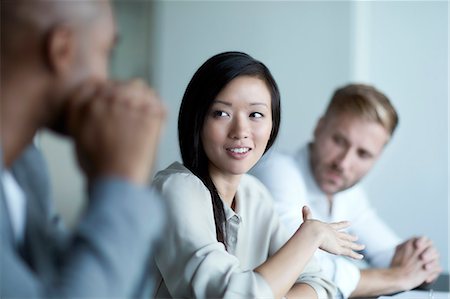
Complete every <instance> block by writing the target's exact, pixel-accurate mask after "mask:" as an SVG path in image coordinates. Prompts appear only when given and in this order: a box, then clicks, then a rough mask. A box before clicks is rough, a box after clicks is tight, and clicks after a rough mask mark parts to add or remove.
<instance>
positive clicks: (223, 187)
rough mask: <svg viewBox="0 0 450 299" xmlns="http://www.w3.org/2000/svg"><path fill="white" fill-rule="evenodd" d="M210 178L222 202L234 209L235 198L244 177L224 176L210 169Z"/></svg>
mask: <svg viewBox="0 0 450 299" xmlns="http://www.w3.org/2000/svg"><path fill="white" fill-rule="evenodd" d="M210 176H211V180H212V181H213V183H214V186H216V189H217V192H218V193H219V196H220V198H221V199H222V201H223V202H224V203H225V204H226V205H227V206H228V207H230V208H232V209H234V197H235V195H236V192H237V188H238V186H239V183H240V181H241V177H242V175H224V174H222V173H219V172H217V171H214V170H212V169H210Z"/></svg>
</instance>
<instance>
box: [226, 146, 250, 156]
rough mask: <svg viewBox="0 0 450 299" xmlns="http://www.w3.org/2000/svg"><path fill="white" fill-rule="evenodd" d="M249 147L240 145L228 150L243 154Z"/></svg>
mask: <svg viewBox="0 0 450 299" xmlns="http://www.w3.org/2000/svg"><path fill="white" fill-rule="evenodd" d="M249 150H250V149H249V148H248V147H240V148H230V151H231V152H233V153H238V154H243V153H246V152H248V151H249Z"/></svg>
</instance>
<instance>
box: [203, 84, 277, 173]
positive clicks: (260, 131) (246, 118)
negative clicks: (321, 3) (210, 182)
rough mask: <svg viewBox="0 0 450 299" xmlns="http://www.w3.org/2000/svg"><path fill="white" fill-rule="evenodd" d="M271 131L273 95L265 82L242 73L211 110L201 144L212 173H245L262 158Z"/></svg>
mask: <svg viewBox="0 0 450 299" xmlns="http://www.w3.org/2000/svg"><path fill="white" fill-rule="evenodd" d="M271 131H272V108H271V96H270V92H269V89H268V88H267V86H266V83H265V82H264V81H263V80H261V79H259V78H256V77H250V76H240V77H237V78H235V79H233V80H232V81H230V83H228V84H227V85H226V86H225V87H224V88H223V89H222V90H221V91H220V93H219V94H218V95H217V97H216V98H215V100H214V102H213V104H212V106H211V108H210V110H209V111H208V113H207V115H206V117H205V122H204V125H203V130H202V132H201V138H202V144H203V148H204V150H205V153H206V155H207V157H208V159H209V170H210V173H213V172H214V173H220V174H221V175H242V174H244V173H246V172H247V171H249V170H250V168H252V167H253V166H254V165H255V164H256V162H257V161H258V160H259V159H260V158H261V156H262V155H263V153H264V150H265V149H266V145H267V142H268V141H269V137H270V132H271Z"/></svg>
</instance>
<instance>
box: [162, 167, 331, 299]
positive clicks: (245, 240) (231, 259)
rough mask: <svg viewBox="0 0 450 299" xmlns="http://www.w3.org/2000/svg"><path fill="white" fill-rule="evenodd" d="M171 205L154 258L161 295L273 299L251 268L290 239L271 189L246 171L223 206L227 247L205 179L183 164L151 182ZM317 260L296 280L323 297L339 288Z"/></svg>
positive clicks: (265, 283) (267, 287)
mask: <svg viewBox="0 0 450 299" xmlns="http://www.w3.org/2000/svg"><path fill="white" fill-rule="evenodd" d="M153 185H154V186H155V187H156V189H158V190H159V191H160V192H161V193H162V195H163V198H165V200H166V202H167V204H168V210H169V219H168V223H169V226H168V229H167V230H166V231H165V233H164V237H163V240H162V243H163V244H162V246H161V247H162V248H161V250H160V252H159V253H157V255H156V258H155V261H156V264H157V266H158V269H159V271H160V275H161V276H160V277H161V279H160V283H159V286H158V290H157V293H156V297H158V298H164V297H165V298H167V297H184V298H186V297H190V298H192V297H195V298H273V293H272V290H271V288H270V286H269V284H268V283H267V282H266V281H265V279H264V278H263V277H262V276H261V275H260V274H258V273H257V272H255V271H253V270H254V269H255V268H256V267H258V266H259V265H261V264H262V263H263V262H264V261H266V260H267V258H268V257H270V256H271V255H273V254H274V253H275V252H276V251H278V250H279V249H280V248H281V247H282V246H283V245H284V244H285V242H286V241H287V240H288V239H289V237H288V234H287V232H286V231H285V230H284V228H283V227H282V226H281V225H280V222H279V219H278V216H277V215H276V213H275V211H274V209H273V206H272V199H271V198H270V194H269V193H268V191H267V189H266V188H265V187H264V186H263V185H262V184H261V183H260V182H259V181H258V180H256V179H255V178H253V177H251V176H249V175H243V176H242V179H241V182H240V185H239V187H238V190H237V193H236V196H235V202H236V209H235V211H233V210H232V209H231V208H230V207H228V206H227V205H224V208H225V216H226V242H227V250H225V247H224V245H223V244H222V243H219V242H218V241H217V239H216V228H215V224H214V216H213V207H212V202H211V195H210V193H209V191H208V189H207V188H206V187H205V185H204V184H203V182H202V181H201V180H200V179H199V178H198V177H197V176H195V175H194V174H192V173H191V172H190V171H189V170H188V169H187V168H186V167H184V166H183V165H181V164H180V163H174V164H172V165H171V166H169V167H168V168H167V169H165V170H163V171H160V172H159V173H158V174H157V175H156V177H155V180H154V182H153ZM321 274H322V272H321V270H320V267H319V265H318V263H317V261H316V260H315V259H312V260H311V261H310V263H309V264H308V265H307V266H306V267H305V269H304V271H303V273H302V274H301V275H300V277H299V278H298V280H297V281H298V282H303V283H306V284H309V285H310V286H311V287H313V288H314V290H315V291H316V292H317V294H318V296H319V298H330V297H332V296H334V295H335V294H336V291H337V289H336V288H335V286H334V285H333V284H332V283H330V282H329V281H328V280H326V279H324V278H323V277H322V276H321Z"/></svg>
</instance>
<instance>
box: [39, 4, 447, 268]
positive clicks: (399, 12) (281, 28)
mask: <svg viewBox="0 0 450 299" xmlns="http://www.w3.org/2000/svg"><path fill="white" fill-rule="evenodd" d="M114 6H115V8H116V15H117V22H118V26H119V35H120V41H119V44H118V47H117V48H116V50H115V53H114V55H113V59H112V73H113V77H115V78H121V79H126V78H130V77H144V78H145V79H146V80H148V82H149V83H150V84H151V85H152V86H153V87H154V88H155V89H156V90H157V91H158V93H159V94H160V96H161V97H162V99H163V101H164V102H165V103H166V105H167V107H168V110H169V117H168V120H167V124H166V127H165V131H164V135H163V137H162V140H161V145H160V151H159V156H158V161H157V169H155V170H159V169H163V168H165V167H166V166H168V165H169V164H170V163H171V162H173V161H174V160H180V154H179V150H178V139H177V114H178V109H179V105H180V102H181V98H182V96H183V93H184V90H185V88H186V86H187V84H188V82H189V80H190V79H191V77H192V75H193V74H194V72H195V70H196V69H197V68H198V67H199V66H200V65H201V64H202V63H203V62H204V61H205V60H206V59H208V58H209V57H211V56H212V55H214V54H217V53H219V52H223V51H229V50H237V51H243V52H247V53H248V54H250V55H252V56H253V57H255V58H257V59H259V60H261V61H262V62H264V63H265V64H266V65H267V66H268V67H269V69H270V70H271V71H272V73H273V75H274V77H275V79H276V80H277V82H278V84H279V87H280V90H281V96H282V125H281V132H280V135H279V138H278V141H277V144H276V147H277V148H278V149H279V150H282V151H285V152H293V151H295V150H296V149H297V148H298V147H299V146H301V145H302V144H304V143H305V142H307V141H309V140H310V138H311V136H312V131H313V128H314V126H315V124H316V121H317V120H318V119H319V117H320V116H321V113H322V112H323V111H324V108H325V106H326V105H327V103H328V101H329V98H330V97H331V94H332V92H333V91H334V89H335V88H336V87H338V86H341V85H344V84H347V83H349V82H363V83H369V84H373V85H375V86H376V87H377V88H379V89H380V90H382V91H383V92H385V93H386V95H387V96H388V97H389V98H390V99H391V101H392V103H393V105H394V106H395V107H396V109H397V110H398V112H399V115H400V125H399V127H398V129H397V131H396V133H395V136H394V138H393V140H392V141H391V143H390V144H389V145H388V146H387V148H386V149H385V152H384V154H383V155H382V157H381V159H380V160H379V162H378V163H377V164H376V166H375V168H374V169H373V170H372V172H371V173H370V174H369V175H368V176H367V177H366V178H365V179H364V181H363V185H364V186H365V187H366V189H367V191H368V193H369V196H370V199H371V201H372V204H373V205H374V206H375V208H376V209H377V211H378V212H379V214H380V215H381V216H382V218H383V219H384V220H385V221H386V222H387V223H388V224H389V225H390V226H391V227H393V228H394V230H395V231H396V232H397V233H398V234H399V235H400V236H401V237H403V238H408V237H411V236H413V235H427V236H429V237H430V238H431V239H432V240H433V241H434V243H435V244H436V245H437V247H438V249H439V251H440V253H441V255H442V257H441V259H442V266H443V267H444V269H445V270H446V272H448V271H449V222H448V221H449V220H448V219H449V213H450V211H449V200H448V198H449V192H448V185H449V177H448V167H449V161H448V158H449V154H448V149H449V145H450V143H449V133H448V127H449V121H448V115H449V114H450V110H449V105H448V92H449V91H448V85H449V78H448V60H449V49H448V46H449V23H448V15H449V6H448V2H447V1H439V2H438V1H417V2H416V1H411V2H409V1H379V2H378V1H377V2H375V1H373V2H356V1H355V2H350V1H329V2H323V1H317V2H313V1H311V2H310V1H298V2H291V1H290V2H275V1H273V2H270V1H268V2H266V1H264V2H263V1H246V2H241V1H221V2H218V1H211V2H197V1H195V2H194V1H131V0H130V1H115V2H114ZM39 142H40V144H41V147H42V149H43V151H44V154H45V155H46V157H47V159H48V162H49V169H50V174H51V176H52V182H53V191H54V196H55V200H56V202H57V208H58V209H59V211H60V212H61V214H62V216H63V218H64V219H65V220H66V222H67V223H68V224H69V226H72V225H74V224H75V223H76V221H77V217H78V215H79V213H80V211H81V210H82V208H83V205H84V202H85V197H84V189H85V186H84V181H83V179H82V176H81V174H80V172H79V169H78V167H77V164H76V161H75V160H74V157H73V149H72V144H71V142H70V141H68V140H64V139H59V138H56V137H55V136H53V135H51V134H49V133H47V132H43V133H41V135H40V136H39ZM124 200H126V199H124Z"/></svg>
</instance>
